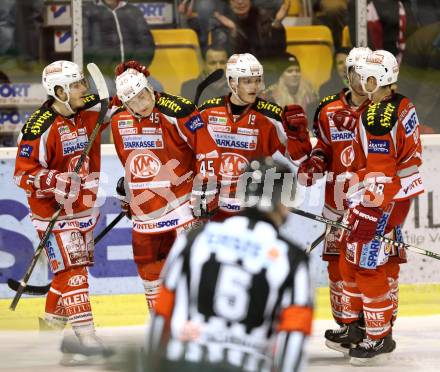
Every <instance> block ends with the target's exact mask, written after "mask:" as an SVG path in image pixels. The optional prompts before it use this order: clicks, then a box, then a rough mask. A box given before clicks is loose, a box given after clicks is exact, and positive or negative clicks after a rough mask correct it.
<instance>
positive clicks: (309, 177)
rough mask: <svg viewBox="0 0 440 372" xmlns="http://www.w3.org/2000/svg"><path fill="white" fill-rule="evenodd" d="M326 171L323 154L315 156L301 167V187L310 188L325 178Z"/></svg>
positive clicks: (299, 176)
mask: <svg viewBox="0 0 440 372" xmlns="http://www.w3.org/2000/svg"><path fill="white" fill-rule="evenodd" d="M325 170H326V161H325V157H324V156H322V155H321V154H313V155H312V156H311V157H310V158H307V159H306V160H304V161H303V162H302V163H301V164H300V165H299V167H298V182H299V184H300V185H303V186H307V187H310V186H312V185H313V184H315V182H316V180H318V179H320V178H322V177H323V176H324V172H325Z"/></svg>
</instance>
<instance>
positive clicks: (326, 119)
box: [311, 89, 369, 323]
mask: <svg viewBox="0 0 440 372" xmlns="http://www.w3.org/2000/svg"><path fill="white" fill-rule="evenodd" d="M350 94H351V93H350V90H349V89H343V90H342V91H341V92H339V93H338V94H334V95H331V96H327V97H325V98H324V99H322V100H321V102H320V104H319V106H318V108H317V110H316V113H315V117H314V121H313V131H314V133H315V136H316V138H317V143H316V145H315V146H314V148H313V150H312V152H311V155H312V156H313V155H316V156H320V157H321V158H322V159H323V160H324V163H325V171H326V172H327V177H326V185H325V204H324V209H323V212H322V214H323V216H324V217H326V218H328V219H330V220H332V221H341V220H342V217H343V215H344V212H345V209H346V208H345V206H344V199H345V193H344V183H345V182H344V179H340V178H338V176H340V175H343V174H344V173H345V172H346V170H347V167H348V166H349V165H350V164H351V162H352V160H353V152H352V148H351V142H352V139H353V137H354V134H353V133H352V132H351V131H349V130H339V129H338V128H337V127H336V126H335V123H334V121H333V115H334V113H335V112H336V111H338V110H343V109H358V110H362V107H360V108H357V107H354V106H352V105H351V104H350V103H349V97H350ZM368 102H369V101H368V100H367V102H366V103H364V105H365V104H368ZM364 105H362V106H364ZM338 234H339V233H338V229H337V228H335V227H332V226H328V227H327V231H326V237H325V242H324V250H323V257H322V258H323V260H324V261H328V267H327V269H328V274H329V288H330V303H331V307H332V313H333V317H334V319H335V320H336V322H338V323H341V322H342V307H341V296H342V277H341V274H340V271H339V263H338V262H339V252H340V246H339V244H338Z"/></svg>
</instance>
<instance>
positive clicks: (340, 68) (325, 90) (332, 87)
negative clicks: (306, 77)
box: [319, 48, 350, 99]
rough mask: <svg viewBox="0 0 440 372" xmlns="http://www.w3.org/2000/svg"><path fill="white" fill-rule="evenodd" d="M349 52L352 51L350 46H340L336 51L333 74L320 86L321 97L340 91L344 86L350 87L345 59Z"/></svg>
mask: <svg viewBox="0 0 440 372" xmlns="http://www.w3.org/2000/svg"><path fill="white" fill-rule="evenodd" d="M348 53H350V48H340V49H338V50H337V51H336V52H335V58H334V61H333V69H332V75H331V77H330V79H329V80H327V81H326V82H325V83H324V84H322V85H321V87H320V88H319V98H320V99H322V98H324V97H327V96H328V95H330V94H335V92H339V91H340V90H341V89H342V88H343V87H348V81H347V76H346V75H345V59H346V58H347V56H348Z"/></svg>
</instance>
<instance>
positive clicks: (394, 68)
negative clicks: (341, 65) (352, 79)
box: [354, 50, 399, 94]
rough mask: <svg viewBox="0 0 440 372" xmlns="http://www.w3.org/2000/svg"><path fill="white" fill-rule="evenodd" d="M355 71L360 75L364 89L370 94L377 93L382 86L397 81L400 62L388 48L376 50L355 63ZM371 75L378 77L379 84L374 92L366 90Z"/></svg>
mask: <svg viewBox="0 0 440 372" xmlns="http://www.w3.org/2000/svg"><path fill="white" fill-rule="evenodd" d="M354 68H355V71H356V72H357V73H358V74H359V75H360V79H361V85H362V89H363V90H364V91H365V92H366V93H369V94H373V93H375V92H376V91H377V90H378V89H379V88H380V87H384V86H387V85H390V84H393V83H395V82H397V78H398V76H399V63H398V62H397V59H396V57H394V55H393V54H392V53H390V52H388V51H386V50H376V51H374V52H371V53H370V54H368V55H367V56H366V57H365V58H361V59H360V60H359V61H358V62H357V63H356V64H355V67H354ZM369 77H374V78H375V79H376V83H377V86H376V88H375V89H374V91H372V92H368V91H367V90H366V84H367V80H368V78H369Z"/></svg>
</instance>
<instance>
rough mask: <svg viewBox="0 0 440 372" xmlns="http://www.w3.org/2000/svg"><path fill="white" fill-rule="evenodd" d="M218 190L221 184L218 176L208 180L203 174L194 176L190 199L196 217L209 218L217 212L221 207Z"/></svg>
mask: <svg viewBox="0 0 440 372" xmlns="http://www.w3.org/2000/svg"><path fill="white" fill-rule="evenodd" d="M218 190H219V185H218V183H217V179H216V177H214V178H212V179H208V180H206V179H203V178H202V177H201V176H196V177H194V181H193V189H192V192H191V200H190V206H191V209H192V213H193V216H194V217H197V218H206V219H209V218H211V217H212V216H214V215H215V214H216V213H217V211H218V209H219V205H218V204H219V203H218Z"/></svg>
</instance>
